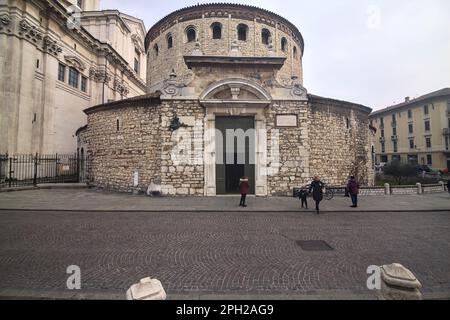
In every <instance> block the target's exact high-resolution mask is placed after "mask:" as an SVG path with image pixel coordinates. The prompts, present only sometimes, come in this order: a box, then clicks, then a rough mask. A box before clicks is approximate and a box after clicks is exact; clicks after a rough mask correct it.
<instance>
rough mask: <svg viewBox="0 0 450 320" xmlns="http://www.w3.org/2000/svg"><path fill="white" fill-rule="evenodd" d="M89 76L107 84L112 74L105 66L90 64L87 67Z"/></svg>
mask: <svg viewBox="0 0 450 320" xmlns="http://www.w3.org/2000/svg"><path fill="white" fill-rule="evenodd" d="M89 78H90V79H91V80H94V81H96V82H103V83H106V84H108V83H109V82H110V81H111V78H112V76H111V74H110V73H109V72H108V70H106V69H105V68H97V67H96V66H92V67H91V68H90V69H89Z"/></svg>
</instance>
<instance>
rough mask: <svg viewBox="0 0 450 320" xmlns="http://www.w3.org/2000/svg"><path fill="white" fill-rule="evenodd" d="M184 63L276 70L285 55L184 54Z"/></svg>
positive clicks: (281, 64)
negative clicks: (231, 55)
mask: <svg viewBox="0 0 450 320" xmlns="http://www.w3.org/2000/svg"><path fill="white" fill-rule="evenodd" d="M184 61H185V63H186V65H187V66H188V67H189V68H191V67H211V66H222V67H224V66H231V67H236V66H251V67H270V68H273V69H276V70H279V69H281V67H283V65H284V62H285V61H286V58H285V57H230V56H184Z"/></svg>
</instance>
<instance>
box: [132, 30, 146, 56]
mask: <svg viewBox="0 0 450 320" xmlns="http://www.w3.org/2000/svg"><path fill="white" fill-rule="evenodd" d="M131 40H132V41H133V44H134V46H135V47H136V49H138V50H139V52H140V53H141V54H143V53H145V50H144V43H143V42H142V39H141V37H140V36H139V35H138V34H133V35H132V36H131Z"/></svg>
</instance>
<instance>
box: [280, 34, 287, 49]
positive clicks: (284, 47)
mask: <svg viewBox="0 0 450 320" xmlns="http://www.w3.org/2000/svg"><path fill="white" fill-rule="evenodd" d="M281 51H283V52H286V51H287V40H286V38H285V37H283V38H281Z"/></svg>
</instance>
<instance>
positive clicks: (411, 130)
mask: <svg viewBox="0 0 450 320" xmlns="http://www.w3.org/2000/svg"><path fill="white" fill-rule="evenodd" d="M408 132H409V134H413V133H414V126H413V124H412V123H410V124H409V125H408Z"/></svg>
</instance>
